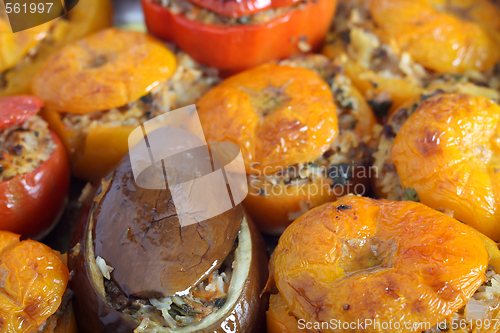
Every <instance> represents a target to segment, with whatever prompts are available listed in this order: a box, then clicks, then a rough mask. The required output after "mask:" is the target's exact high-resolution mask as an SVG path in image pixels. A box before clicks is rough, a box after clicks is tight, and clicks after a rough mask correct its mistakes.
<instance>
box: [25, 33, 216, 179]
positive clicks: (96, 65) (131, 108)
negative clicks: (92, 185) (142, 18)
mask: <svg viewBox="0 0 500 333" xmlns="http://www.w3.org/2000/svg"><path fill="white" fill-rule="evenodd" d="M177 63H179V66H177ZM197 66H198V65H197V64H195V63H194V62H193V61H192V60H191V59H190V58H189V57H187V56H186V55H185V54H183V53H177V54H176V55H175V54H174V53H173V52H171V51H170V50H169V49H168V48H166V47H165V46H164V45H163V44H162V43H160V42H159V41H157V40H156V39H154V38H153V37H150V36H148V35H145V34H142V33H138V32H132V31H120V30H117V29H107V30H104V31H102V32H99V33H97V34H95V35H92V36H90V37H88V38H86V39H83V40H81V41H79V42H76V43H73V44H71V45H68V46H66V47H65V48H64V49H62V50H61V51H60V52H58V53H57V54H55V55H54V56H53V57H52V58H51V59H50V60H49V61H48V62H47V63H46V64H45V65H44V66H43V67H42V69H41V70H40V72H38V73H37V75H36V76H35V78H34V80H33V82H32V89H33V92H34V94H35V95H37V96H39V97H40V98H42V99H43V100H44V101H45V103H46V108H45V109H44V110H43V111H42V116H43V117H44V118H45V119H46V120H47V121H48V123H49V125H50V127H51V128H52V129H53V130H54V131H55V132H56V133H57V134H58V135H59V137H60V138H61V140H62V141H63V142H64V144H65V146H66V148H67V150H68V152H69V156H70V161H71V164H72V169H73V173H74V175H76V176H77V177H79V178H82V179H85V180H89V181H95V180H98V179H99V178H100V177H104V176H105V175H106V174H107V173H108V172H109V171H111V170H112V169H113V167H114V166H115V165H116V164H117V163H118V162H119V161H120V159H121V158H122V157H123V155H125V154H126V153H127V152H128V136H129V134H130V132H131V131H132V130H133V129H134V128H136V127H137V126H140V125H141V124H142V123H144V122H145V121H147V120H148V119H150V118H152V117H154V116H155V115H157V114H161V113H163V112H167V111H169V110H170V109H171V108H177V107H181V106H185V105H188V104H192V103H193V102H194V100H196V98H197V97H198V95H201V92H202V91H204V89H207V87H208V86H210V85H212V84H214V83H215V82H216V79H215V78H214V77H211V76H210V75H209V74H207V73H206V72H205V71H203V70H202V69H201V68H200V67H199V66H198V67H197ZM172 75H173V76H172Z"/></svg>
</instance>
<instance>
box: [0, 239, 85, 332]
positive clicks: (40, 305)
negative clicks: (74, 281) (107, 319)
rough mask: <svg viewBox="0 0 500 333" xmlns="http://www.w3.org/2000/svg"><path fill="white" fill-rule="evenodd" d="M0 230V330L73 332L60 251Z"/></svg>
mask: <svg viewBox="0 0 500 333" xmlns="http://www.w3.org/2000/svg"><path fill="white" fill-rule="evenodd" d="M19 238H20V235H17V234H14V233H11V232H8V231H0V270H1V271H2V272H4V273H3V274H2V276H1V277H0V283H1V285H2V289H1V291H0V331H1V332H16V333H28V332H34V331H36V332H43V333H75V332H77V330H76V324H75V320H74V316H73V313H72V305H71V301H70V300H71V296H72V292H71V290H68V289H67V288H66V287H67V284H68V279H69V272H68V268H67V267H66V265H65V263H64V262H63V259H62V258H61V256H60V254H58V253H56V252H54V251H53V250H52V249H51V248H49V247H48V246H46V245H44V244H41V243H39V242H36V241H33V240H26V241H22V242H21V241H19Z"/></svg>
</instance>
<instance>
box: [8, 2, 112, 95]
mask: <svg viewBox="0 0 500 333" xmlns="http://www.w3.org/2000/svg"><path fill="white" fill-rule="evenodd" d="M112 23H113V17H112V5H111V1H110V0H80V1H79V3H78V5H77V6H75V8H73V9H72V10H70V11H69V12H68V14H66V15H65V16H63V17H60V18H57V19H55V20H52V21H50V22H48V23H45V24H42V25H40V26H37V27H34V28H31V29H28V30H23V31H20V32H17V33H15V34H14V33H12V31H11V28H10V26H9V24H8V21H7V20H6V18H4V19H0V73H1V74H0V78H1V79H0V96H9V95H18V94H25V93H29V90H30V82H31V79H32V77H33V76H34V75H35V73H36V72H37V71H38V69H39V68H40V67H41V66H42V64H43V63H44V62H45V61H46V60H47V59H48V58H49V57H50V56H51V55H52V54H54V53H55V52H56V51H58V50H59V49H61V48H62V47H63V46H64V45H67V44H68V43H71V42H73V41H75V40H78V39H80V38H82V37H85V36H87V35H90V34H92V33H94V32H96V31H98V30H100V29H104V28H106V27H109V26H111V25H112Z"/></svg>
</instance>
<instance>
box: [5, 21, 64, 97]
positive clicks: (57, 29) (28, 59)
mask: <svg viewBox="0 0 500 333" xmlns="http://www.w3.org/2000/svg"><path fill="white" fill-rule="evenodd" d="M66 22H67V19H66V17H65V16H62V17H60V18H58V19H57V21H55V23H54V24H53V25H52V27H51V28H50V30H49V31H47V33H46V34H45V35H43V36H42V35H41V37H40V38H41V39H40V42H39V43H38V44H37V45H36V46H35V47H33V48H31V49H30V50H29V51H28V53H27V54H26V55H25V56H24V57H23V58H22V59H21V60H19V62H18V63H17V64H16V65H15V66H14V67H12V68H9V69H7V70H6V71H4V72H2V73H0V89H5V88H6V87H7V85H8V80H7V73H9V72H16V71H20V70H22V69H24V68H25V67H26V66H28V65H29V64H31V63H32V62H33V60H34V59H36V57H37V56H38V53H39V51H40V50H41V49H42V48H44V47H45V46H47V45H50V44H53V43H54V42H55V40H56V39H57V38H58V36H59V34H61V33H62V29H63V28H64V26H65V25H66Z"/></svg>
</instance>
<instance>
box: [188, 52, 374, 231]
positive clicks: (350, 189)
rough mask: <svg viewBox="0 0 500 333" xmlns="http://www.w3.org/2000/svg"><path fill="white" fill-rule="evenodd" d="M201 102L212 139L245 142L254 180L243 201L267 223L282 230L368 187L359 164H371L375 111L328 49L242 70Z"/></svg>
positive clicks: (262, 223)
mask: <svg viewBox="0 0 500 333" xmlns="http://www.w3.org/2000/svg"><path fill="white" fill-rule="evenodd" d="M319 73H321V76H320V74H319ZM326 80H328V81H329V82H330V85H328V83H327V82H326ZM196 105H197V107H198V113H199V115H200V120H201V122H202V126H203V128H204V133H205V135H206V137H207V140H208V141H213V142H224V141H230V142H234V143H236V144H238V145H239V146H240V147H241V150H242V153H243V158H244V159H245V163H246V168H247V175H248V180H249V194H248V196H247V197H246V199H245V201H244V205H245V207H246V208H247V209H248V211H249V214H251V215H252V217H253V219H254V221H255V222H256V223H257V225H258V227H259V229H260V230H261V231H263V232H265V233H269V234H280V233H281V232H283V230H284V229H285V228H286V227H287V226H288V225H289V224H290V223H291V222H292V221H293V220H294V219H296V218H297V217H298V216H300V215H302V214H303V213H304V212H306V211H307V210H309V209H311V208H312V207H316V206H318V205H321V204H323V203H325V202H328V201H332V200H335V198H337V197H338V196H342V195H345V194H347V193H357V194H365V192H367V191H368V187H369V181H368V180H369V177H368V172H367V173H366V174H365V175H364V176H361V177H359V175H360V173H359V172H360V171H366V170H367V169H368V168H366V169H365V168H364V167H365V166H368V164H369V155H370V154H369V145H370V140H371V133H372V127H373V125H374V124H375V117H374V116H373V113H372V111H371V109H370V108H369V106H368V105H367V104H366V102H365V101H364V99H363V97H362V96H361V95H360V94H359V92H357V91H356V89H355V88H353V87H352V85H351V84H350V80H349V79H348V78H347V77H345V76H344V75H342V73H341V70H340V69H339V68H338V67H337V66H336V65H335V64H334V63H331V62H330V61H329V60H328V59H326V58H325V57H323V56H319V55H314V56H304V57H299V58H294V59H290V60H286V61H283V62H282V63H281V64H274V63H273V64H265V65H261V66H259V67H256V68H254V69H251V70H248V71H245V72H242V73H240V74H237V75H235V76H232V77H230V78H228V79H226V80H224V81H223V82H222V83H221V84H219V85H218V86H216V87H215V88H213V89H212V90H210V91H209V92H207V93H206V94H205V95H204V96H203V97H202V98H201V99H200V100H199V101H198V103H197V104H196Z"/></svg>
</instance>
